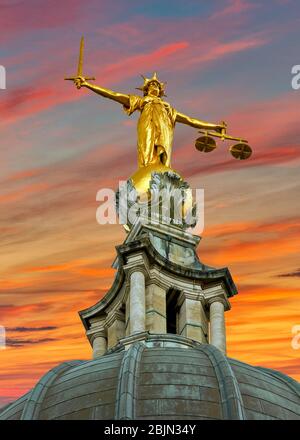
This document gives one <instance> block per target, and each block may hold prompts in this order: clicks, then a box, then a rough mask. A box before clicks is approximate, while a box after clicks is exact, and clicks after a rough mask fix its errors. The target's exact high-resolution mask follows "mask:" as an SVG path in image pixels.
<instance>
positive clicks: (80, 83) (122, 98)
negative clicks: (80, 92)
mask: <svg viewBox="0 0 300 440" xmlns="http://www.w3.org/2000/svg"><path fill="white" fill-rule="evenodd" d="M74 83H75V85H76V86H77V88H81V87H87V88H88V89H90V90H92V91H93V92H95V93H97V94H98V95H101V96H104V98H109V99H112V100H113V101H116V102H119V103H120V104H122V105H125V107H129V95H125V94H124V93H118V92H113V91H112V90H110V89H106V88H105V87H100V86H95V85H94V84H90V83H89V82H87V81H86V80H85V78H83V77H82V76H78V77H77V78H76V79H75V80H74Z"/></svg>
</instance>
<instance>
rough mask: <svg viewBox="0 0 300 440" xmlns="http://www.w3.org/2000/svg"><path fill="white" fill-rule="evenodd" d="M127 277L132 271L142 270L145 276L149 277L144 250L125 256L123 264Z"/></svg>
mask: <svg viewBox="0 0 300 440" xmlns="http://www.w3.org/2000/svg"><path fill="white" fill-rule="evenodd" d="M123 269H124V272H125V273H126V276H127V279H129V278H130V276H131V274H132V273H133V272H142V273H143V274H144V276H145V278H149V277H150V268H149V262H148V258H147V256H146V254H145V252H144V251H139V252H136V253H135V254H132V255H129V256H128V257H127V263H126V264H125V265H124V266H123Z"/></svg>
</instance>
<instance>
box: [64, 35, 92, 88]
mask: <svg viewBox="0 0 300 440" xmlns="http://www.w3.org/2000/svg"><path fill="white" fill-rule="evenodd" d="M83 52H84V37H81V40H80V49H79V58H78V67H77V76H72V77H70V78H65V80H66V81H74V80H75V79H76V78H78V77H79V76H80V77H82V78H84V79H85V80H86V81H91V80H93V81H94V80H95V79H96V78H94V77H91V78H86V77H84V76H83V75H82V66H83ZM77 89H80V86H77Z"/></svg>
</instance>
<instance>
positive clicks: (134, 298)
mask: <svg viewBox="0 0 300 440" xmlns="http://www.w3.org/2000/svg"><path fill="white" fill-rule="evenodd" d="M145 322H146V307H145V275H144V273H143V272H142V271H141V270H137V271H134V272H132V273H131V275H130V334H131V335H132V334H133V333H140V332H144V331H145V330H146V326H145Z"/></svg>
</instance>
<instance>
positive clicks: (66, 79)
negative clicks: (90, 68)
mask: <svg viewBox="0 0 300 440" xmlns="http://www.w3.org/2000/svg"><path fill="white" fill-rule="evenodd" d="M78 76H81V75H78ZM78 76H71V77H69V78H64V80H65V81H74V80H75V79H77V78H78ZM83 78H84V79H85V80H86V81H95V80H96V78H95V77H94V76H92V77H87V78H86V77H83ZM77 89H80V87H78V86H77Z"/></svg>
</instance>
